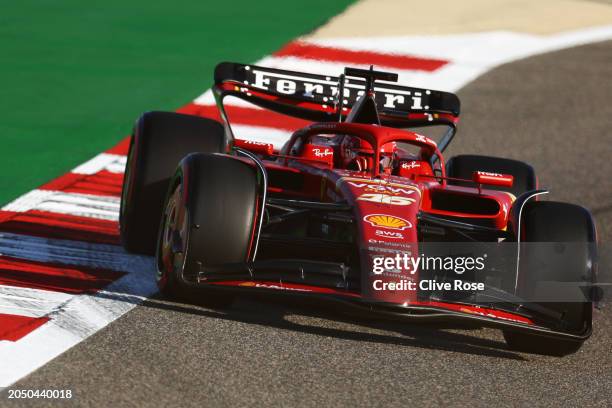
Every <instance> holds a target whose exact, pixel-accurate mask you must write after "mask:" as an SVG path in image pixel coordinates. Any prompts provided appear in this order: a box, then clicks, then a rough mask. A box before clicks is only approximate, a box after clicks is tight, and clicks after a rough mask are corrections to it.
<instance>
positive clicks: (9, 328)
mask: <svg viewBox="0 0 612 408" xmlns="http://www.w3.org/2000/svg"><path fill="white" fill-rule="evenodd" d="M48 321H49V318H48V317H46V316H45V317H29V316H17V315H11V314H0V340H8V341H17V340H19V339H21V338H22V337H24V336H26V335H27V334H29V333H31V332H33V331H34V330H36V329H38V328H39V327H40V326H42V325H43V324H45V323H47V322H48Z"/></svg>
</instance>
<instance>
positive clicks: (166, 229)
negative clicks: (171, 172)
mask: <svg viewBox="0 0 612 408" xmlns="http://www.w3.org/2000/svg"><path fill="white" fill-rule="evenodd" d="M181 192H182V189H181V185H180V184H179V185H178V186H177V187H176V188H175V189H174V191H173V193H172V195H171V196H170V197H169V198H168V203H167V204H166V208H165V210H164V223H163V228H162V231H161V236H160V241H161V242H160V254H161V256H160V265H159V268H158V273H157V282H158V286H159V287H160V288H163V287H165V286H166V285H167V284H168V280H169V279H172V278H171V276H173V277H177V276H180V274H181V272H182V270H183V267H184V264H185V252H186V243H187V233H188V228H187V213H186V210H185V205H184V203H183V200H182V194H181Z"/></svg>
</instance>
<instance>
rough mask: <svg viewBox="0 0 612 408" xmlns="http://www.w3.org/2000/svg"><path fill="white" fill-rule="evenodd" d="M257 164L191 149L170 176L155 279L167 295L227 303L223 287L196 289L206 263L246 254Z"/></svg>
mask: <svg viewBox="0 0 612 408" xmlns="http://www.w3.org/2000/svg"><path fill="white" fill-rule="evenodd" d="M258 191H259V188H258V180H257V173H256V171H255V169H254V168H253V167H252V166H250V165H248V164H246V163H245V162H243V161H241V160H238V159H236V158H234V157H231V156H225V155H216V154H215V155H213V154H197V153H194V154H190V155H189V156H187V157H186V158H185V159H183V160H182V161H181V163H180V165H179V168H178V170H177V172H176V174H175V176H174V178H173V180H172V183H171V188H170V189H169V192H168V197H167V199H166V205H165V210H164V213H163V217H162V222H161V226H160V234H159V239H158V243H157V256H156V259H157V270H158V273H157V284H158V286H159V288H160V291H161V292H162V293H163V294H165V295H168V296H169V297H174V298H178V299H181V300H186V301H190V302H198V303H204V304H206V305H207V306H212V307H225V306H228V305H230V304H231V302H232V300H233V299H232V295H231V294H230V293H229V292H227V291H221V289H222V288H219V289H218V290H213V289H209V288H207V289H202V288H194V286H193V285H189V284H188V283H186V282H185V281H187V282H195V281H196V277H197V274H198V272H200V271H201V270H203V269H205V268H206V267H209V266H216V265H221V264H227V263H240V262H245V261H247V260H248V259H249V258H250V255H251V251H252V250H253V248H252V246H253V241H254V237H255V227H256V216H257V213H258V211H257V208H258V199H259V195H258Z"/></svg>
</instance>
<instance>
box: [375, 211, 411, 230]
mask: <svg viewBox="0 0 612 408" xmlns="http://www.w3.org/2000/svg"><path fill="white" fill-rule="evenodd" d="M363 220H364V221H365V222H367V223H369V224H370V225H371V226H373V227H379V228H387V229H393V230H400V231H402V230H405V229H407V228H412V223H411V222H410V221H408V220H405V219H403V218H400V217H396V216H394V215H387V214H370V215H366V216H365V217H363Z"/></svg>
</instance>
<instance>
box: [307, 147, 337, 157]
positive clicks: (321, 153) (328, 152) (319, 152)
mask: <svg viewBox="0 0 612 408" xmlns="http://www.w3.org/2000/svg"><path fill="white" fill-rule="evenodd" d="M312 153H313V154H314V155H315V156H316V157H327V156H333V155H334V151H333V150H332V149H327V148H325V149H319V148H314V149H312Z"/></svg>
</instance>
